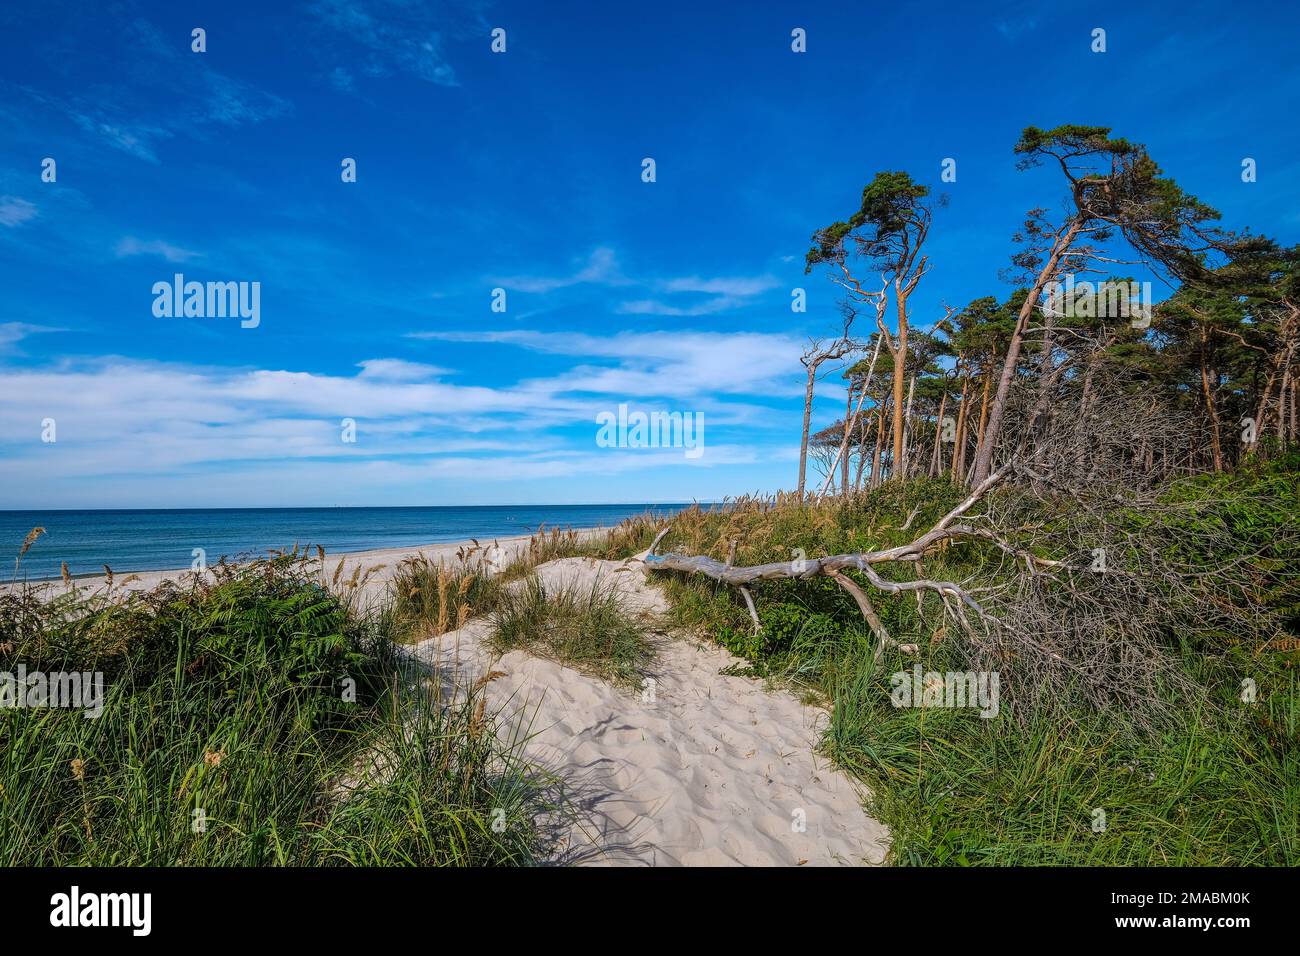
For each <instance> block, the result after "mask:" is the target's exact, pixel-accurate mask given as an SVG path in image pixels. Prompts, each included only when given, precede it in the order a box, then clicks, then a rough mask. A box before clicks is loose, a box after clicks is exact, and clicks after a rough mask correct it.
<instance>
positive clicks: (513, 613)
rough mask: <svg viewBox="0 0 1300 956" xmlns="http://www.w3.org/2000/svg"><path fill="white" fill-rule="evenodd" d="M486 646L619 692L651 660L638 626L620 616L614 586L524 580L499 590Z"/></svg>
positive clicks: (534, 577) (634, 681) (637, 679)
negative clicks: (545, 661) (520, 653)
mask: <svg viewBox="0 0 1300 956" xmlns="http://www.w3.org/2000/svg"><path fill="white" fill-rule="evenodd" d="M491 640H492V643H493V645H494V647H495V648H496V649H497V650H498V651H500V652H501V653H505V652H507V651H512V650H516V649H520V650H526V651H528V652H530V653H533V654H537V655H540V656H542V657H547V658H549V659H552V660H555V661H558V662H560V663H562V664H565V665H567V666H569V667H572V668H574V669H575V670H579V671H582V672H583V673H586V674H591V675H593V676H596V677H599V678H601V679H603V680H607V681H609V682H611V683H615V684H620V685H622V686H625V687H637V686H639V685H640V683H641V679H642V677H643V675H644V673H645V669H646V668H647V667H649V665H650V664H651V663H652V662H653V660H654V657H655V652H654V646H653V645H652V644H651V642H650V640H649V639H648V638H647V636H646V634H645V630H644V627H643V625H642V624H641V623H640V622H639V621H637V620H636V619H635V618H634V617H632V616H631V615H629V614H628V613H627V612H626V611H624V610H623V608H622V606H621V604H620V602H619V598H618V593H617V591H616V589H615V585H614V584H612V583H611V582H609V581H607V580H603V579H597V580H595V581H593V582H592V583H591V584H590V585H584V584H582V583H580V582H577V581H565V582H562V583H559V584H555V585H550V584H547V583H546V582H544V581H543V580H542V579H541V578H540V577H539V576H538V575H536V574H530V575H528V576H527V577H525V578H524V579H522V580H520V581H518V582H515V583H514V584H513V585H512V586H510V587H508V588H505V589H503V590H502V592H501V594H500V596H499V599H498V601H497V607H496V610H495V611H494V612H493V614H492V637H491Z"/></svg>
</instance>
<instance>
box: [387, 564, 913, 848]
mask: <svg viewBox="0 0 1300 956" xmlns="http://www.w3.org/2000/svg"><path fill="white" fill-rule="evenodd" d="M537 573H538V574H539V576H541V577H542V579H543V581H545V582H546V583H547V584H549V585H552V586H554V585H559V584H561V583H564V582H576V583H577V584H578V585H580V586H585V587H590V586H591V585H592V584H593V583H594V582H595V581H596V580H597V579H598V578H600V579H603V580H605V581H607V582H608V581H611V580H614V581H617V586H618V590H619V594H620V601H621V602H622V603H623V604H624V606H625V608H627V609H628V610H631V611H633V612H634V613H637V614H639V615H640V616H641V617H642V619H643V620H644V621H645V623H646V625H647V627H650V628H655V627H658V626H659V625H660V622H661V619H662V616H663V614H664V612H665V611H666V610H667V603H666V601H665V598H664V596H663V594H662V593H661V592H660V591H659V590H658V589H657V588H655V587H654V586H653V585H651V584H650V583H648V582H647V581H646V579H645V576H644V574H643V571H642V565H641V562H640V561H638V560H636V559H632V560H630V561H624V562H617V561H599V560H594V559H590V558H564V559H560V560H556V561H551V562H548V563H546V564H543V565H540V566H539V567H538V569H537ZM489 632H490V627H489V625H488V624H487V622H486V621H484V620H482V619H477V620H473V621H470V622H468V623H467V624H466V625H465V626H464V627H462V628H460V629H459V630H456V631H450V632H448V633H446V634H443V635H440V636H438V637H434V638H430V639H428V640H425V641H423V642H421V643H419V644H417V645H414V646H412V647H411V648H409V649H408V651H407V653H408V654H410V655H411V656H412V657H413V658H414V659H416V660H419V661H421V662H423V663H424V664H426V665H428V666H429V667H431V668H435V669H436V670H437V671H438V672H439V673H441V674H443V675H448V674H452V675H455V678H456V682H460V681H462V680H466V681H477V680H480V679H484V678H487V684H486V693H487V695H488V706H489V708H491V709H493V710H496V711H497V712H498V714H499V715H500V717H501V718H502V730H503V732H505V733H510V734H512V735H518V736H519V738H520V739H522V738H524V737H527V742H526V744H525V752H526V755H527V756H528V757H529V759H530V760H532V761H533V762H535V763H536V764H538V765H540V766H541V767H543V768H544V769H545V770H547V771H549V772H550V773H552V774H554V776H555V778H556V779H557V780H558V781H559V785H558V786H559V789H560V790H561V791H562V792H561V793H560V794H558V795H561V796H564V797H566V798H567V800H568V801H569V803H570V805H571V806H572V807H576V811H574V812H573V813H572V814H571V815H569V816H565V817H563V818H561V819H557V820H555V821H551V823H552V825H553V827H554V829H555V830H556V834H555V844H556V845H555V860H556V862H564V863H588V864H624V865H626V864H641V865H684V866H689V865H749V866H771V865H804V864H807V865H861V864H878V863H881V862H882V861H883V858H884V855H885V852H886V849H887V840H888V833H887V831H886V829H885V827H884V826H883V825H882V824H880V823H879V822H877V821H875V820H873V819H871V818H870V817H868V816H867V815H866V813H865V812H864V811H863V809H862V803H861V794H860V792H859V791H858V789H857V787H856V785H855V784H854V783H853V782H852V781H851V780H850V779H849V778H848V777H847V776H846V775H845V774H843V773H841V772H840V771H838V770H836V769H835V768H834V767H833V766H831V765H830V763H829V762H828V761H825V760H823V759H819V758H818V757H817V756H816V755H815V748H816V744H817V739H818V735H819V729H820V727H821V725H822V723H823V722H824V721H825V720H826V718H827V716H828V715H827V713H826V711H825V710H823V709H821V708H818V707H812V706H806V705H804V704H801V703H800V702H799V701H798V700H796V699H795V698H794V697H793V696H791V695H790V694H789V693H787V692H786V691H784V690H780V689H776V690H768V689H767V688H766V687H765V686H764V684H763V683H762V682H761V681H756V680H753V679H751V678H747V677H736V676H728V675H726V674H723V673H722V671H723V670H725V669H726V668H728V667H730V666H731V665H734V664H743V663H744V662H743V661H741V660H740V659H739V658H737V657H734V656H733V655H732V654H730V653H729V652H728V651H726V650H724V649H723V648H721V647H717V646H710V645H704V644H700V643H697V642H695V641H692V640H689V639H687V638H684V637H681V636H673V635H669V634H666V633H663V632H662V631H660V632H659V635H660V637H659V642H658V643H659V657H658V660H657V662H656V665H655V668H654V671H653V673H652V674H651V678H652V680H653V683H652V684H651V683H649V682H647V684H646V685H645V686H644V687H643V689H642V690H641V692H640V693H637V692H634V691H628V690H625V689H620V688H617V687H614V686H611V685H610V684H608V683H606V682H604V681H602V680H600V679H598V678H594V677H589V676H587V675H584V674H582V673H579V672H578V671H575V670H573V669H571V668H569V667H566V666H564V665H562V664H559V663H556V662H554V661H550V660H544V659H541V658H538V657H535V656H533V655H531V654H528V653H526V652H524V651H511V652H509V653H507V654H505V655H503V656H499V657H498V656H496V655H495V654H494V653H493V652H492V651H491V649H490V648H489V645H488V641H487V638H488V636H489Z"/></svg>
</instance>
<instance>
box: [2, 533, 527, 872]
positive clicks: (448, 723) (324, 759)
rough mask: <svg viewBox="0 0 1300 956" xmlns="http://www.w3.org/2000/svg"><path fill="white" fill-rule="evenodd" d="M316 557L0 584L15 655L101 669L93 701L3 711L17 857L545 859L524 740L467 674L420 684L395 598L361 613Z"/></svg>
mask: <svg viewBox="0 0 1300 956" xmlns="http://www.w3.org/2000/svg"><path fill="white" fill-rule="evenodd" d="M318 570H319V568H318V566H317V565H316V564H315V563H314V562H307V561H306V560H305V559H303V558H300V557H297V556H292V555H286V556H281V557H277V558H273V559H270V560H266V561H258V562H253V563H251V564H247V565H241V566H238V567H221V568H216V569H214V571H213V574H212V576H211V577H208V578H205V579H202V580H199V579H191V580H190V581H188V582H187V583H185V584H173V583H166V584H163V585H161V586H159V587H158V588H156V589H154V590H152V591H149V592H145V593H141V594H135V595H122V594H120V593H119V594H103V593H100V594H88V593H85V592H77V593H73V594H69V595H67V596H65V597H61V598H58V599H56V600H54V601H46V600H43V599H42V598H41V596H39V595H38V594H36V593H35V592H34V591H32V590H31V589H26V588H18V589H14V590H11V591H9V592H6V593H4V594H0V670H3V671H6V672H13V671H15V670H16V669H17V666H18V665H19V663H22V664H24V665H25V666H26V669H27V670H28V672H31V671H36V670H42V671H46V672H55V671H73V670H76V671H86V670H97V671H101V672H103V674H104V682H105V689H106V694H105V699H104V708H103V713H102V714H101V715H100V716H99V717H98V718H94V719H87V718H86V717H85V716H84V715H83V713H82V712H81V711H79V710H66V709H54V708H45V707H33V708H23V709H13V710H6V711H0V794H2V796H0V863H2V864H4V865H43V866H56V865H222V866H254V865H311V866H315V865H327V864H386V865H400V864H418V865H468V864H518V863H528V862H531V861H532V860H533V859H534V858H535V855H536V853H537V851H538V846H539V843H538V836H537V832H536V830H535V828H534V827H533V825H532V812H533V810H534V809H535V808H534V802H535V801H536V800H538V799H539V798H538V792H537V790H536V789H535V788H534V787H533V786H532V784H531V783H530V781H531V776H530V774H531V771H530V770H529V768H528V767H527V766H526V765H525V764H524V762H523V761H522V759H521V758H520V755H519V753H518V749H517V747H512V746H511V745H509V744H502V743H500V742H499V741H498V739H497V736H496V734H495V733H494V732H493V728H492V726H491V717H490V715H486V714H485V713H484V711H483V708H482V706H481V701H480V700H479V699H477V698H476V697H475V695H474V693H473V692H472V689H471V691H470V692H469V693H467V694H463V695H458V696H457V697H456V698H455V699H452V700H448V701H431V700H429V699H427V695H426V694H423V693H421V692H416V691H412V689H411V684H412V682H413V681H414V679H415V677H416V675H415V674H413V673H411V672H409V671H407V670H406V669H405V668H404V667H403V665H402V664H401V663H400V662H399V660H398V659H397V658H396V656H395V655H394V652H393V645H392V642H391V633H390V632H391V628H392V621H393V617H392V615H391V614H390V613H388V612H387V611H386V610H385V611H381V612H379V613H375V614H371V615H368V616H365V617H362V616H360V615H359V614H358V612H357V611H356V610H355V608H354V607H353V606H352V605H351V604H350V603H349V602H348V601H347V600H345V598H343V597H341V596H340V595H338V594H336V593H334V592H332V591H331V590H329V589H328V588H325V587H323V586H322V585H321V584H320V583H319V574H318ZM376 754H379V755H381V756H382V755H384V754H388V755H390V756H391V757H392V758H393V759H390V760H383V759H379V760H378V762H376V758H375V755H376ZM494 824H495V826H494Z"/></svg>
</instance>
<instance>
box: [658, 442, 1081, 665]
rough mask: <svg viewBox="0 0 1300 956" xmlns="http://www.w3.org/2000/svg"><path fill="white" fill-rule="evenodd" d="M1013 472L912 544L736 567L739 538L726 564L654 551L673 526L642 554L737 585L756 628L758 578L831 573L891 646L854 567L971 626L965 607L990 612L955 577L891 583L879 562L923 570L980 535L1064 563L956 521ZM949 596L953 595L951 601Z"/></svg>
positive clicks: (877, 584) (664, 566)
mask: <svg viewBox="0 0 1300 956" xmlns="http://www.w3.org/2000/svg"><path fill="white" fill-rule="evenodd" d="M1010 470H1011V466H1010V465H1009V464H1008V465H1006V466H1004V467H1002V468H1001V469H999V470H998V471H996V472H994V473H993V474H991V475H990V476H989V477H988V478H986V479H984V481H982V482H981V483H980V484H979V486H978V487H976V488H975V489H974V490H973V491H972V492H971V493H970V495H968V496H967V497H966V499H965V500H963V501H962V502H961V503H960V504H958V505H957V506H956V507H955V508H953V509H952V510H951V511H949V512H948V513H947V514H946V515H944V516H943V517H942V518H940V519H939V521H938V522H936V523H935V524H934V526H933V527H931V528H930V530H929V531H926V532H925V533H924V534H922V535H920V536H919V537H917V538H916V539H915V540H913V541H910V542H908V543H907V544H901V545H896V546H895V547H892V548H883V549H881V550H879V551H862V552H857V553H853V554H832V555H827V556H825V557H821V558H801V559H799V560H797V561H778V562H773V563H771V564H755V565H749V566H745V567H737V566H736V565H735V564H734V559H735V542H734V541H733V542H732V543H731V548H730V549H729V553H728V556H727V560H726V561H725V562H723V561H718V560H716V559H714V558H710V557H708V556H707V555H682V554H662V555H660V554H655V553H654V552H655V549H656V548H657V547H658V546H659V543H660V542H661V541H662V540H663V539H664V536H665V535H666V534H667V533H668V529H664V530H663V531H661V532H660V533H659V534H658V535H657V536H656V537H655V539H654V542H653V543H652V544H651V545H650V547H649V548H648V549H647V550H646V552H645V553H644V554H643V555H642V560H643V561H644V562H645V566H646V569H647V570H649V571H679V572H682V573H685V574H702V575H704V576H705V577H707V578H711V579H712V580H714V581H718V582H720V583H722V584H727V585H730V586H731V587H735V588H738V589H739V590H740V591H741V594H742V596H743V597H744V599H745V604H746V606H747V607H748V609H749V613H750V617H751V618H752V619H753V620H754V623H755V626H758V612H757V610H756V609H755V607H754V600H753V597H752V596H751V595H750V593H749V589H748V587H747V586H748V585H750V584H753V583H754V582H755V581H765V580H778V579H807V578H812V577H816V576H817V575H826V576H827V577H830V578H831V579H832V580H833V581H835V582H836V584H838V585H839V586H840V587H842V588H843V589H844V590H845V591H846V592H848V594H849V595H850V596H851V597H852V598H853V600H854V602H855V603H856V604H857V606H858V610H859V611H861V612H862V616H863V617H864V618H865V619H866V621H867V623H868V624H869V625H870V626H871V630H872V632H873V633H874V634H875V635H876V637H877V639H878V640H879V641H880V647H882V648H883V647H884V646H885V645H886V644H891V645H892V644H893V643H894V641H893V640H892V639H891V638H890V637H889V634H888V633H887V632H886V630H885V628H884V625H883V624H882V622H881V620H880V616H879V615H878V614H877V613H876V610H875V607H874V606H873V605H872V603H871V601H870V599H869V598H868V597H867V594H866V592H865V591H863V589H862V588H861V587H860V586H859V585H858V584H857V583H856V582H855V581H853V579H851V578H850V577H848V576H847V575H846V574H844V573H843V572H844V571H849V570H855V571H858V572H859V573H861V574H862V575H863V577H865V578H866V579H867V582H868V583H869V584H870V585H871V586H872V587H874V588H876V589H877V590H879V591H883V592H885V593H886V594H902V593H906V592H916V593H917V596H918V598H919V597H920V596H921V593H922V592H925V591H930V592H933V593H935V594H938V595H939V597H940V598H941V599H943V602H944V606H945V607H947V608H950V609H951V610H952V611H953V613H954V614H955V616H956V617H957V619H958V620H959V621H960V622H961V624H962V626H963V627H965V628H966V629H967V630H970V623H969V621H968V619H967V618H966V615H965V614H964V613H963V610H962V608H963V606H964V607H968V608H970V609H971V610H973V611H975V612H976V613H977V614H979V615H980V616H981V617H984V616H986V615H985V611H984V609H983V608H982V607H980V605H979V603H978V602H977V601H976V600H975V599H974V598H973V597H972V596H971V595H970V594H969V593H968V592H967V591H966V589H965V588H963V587H962V586H961V585H959V584H957V583H956V582H954V581H938V580H932V579H930V578H925V577H921V576H919V575H918V577H917V578H916V579H915V580H911V581H890V580H888V579H886V578H884V577H882V576H881V575H880V573H879V572H878V571H877V570H876V565H881V564H889V563H895V562H911V563H913V565H914V567H916V568H917V569H918V571H919V569H920V564H919V562H920V560H921V558H922V557H923V556H924V555H925V554H926V553H927V552H928V551H929V550H930V549H932V548H934V547H935V546H936V545H938V544H939V543H940V542H943V541H950V540H962V539H980V540H988V541H992V542H994V544H996V546H997V547H999V548H1001V549H1002V550H1003V551H1005V552H1007V553H1008V554H1012V555H1015V556H1017V557H1019V558H1021V559H1022V560H1024V561H1025V563H1026V566H1028V567H1030V568H1035V567H1054V566H1059V562H1054V561H1046V560H1044V559H1041V558H1038V557H1036V556H1034V555H1032V554H1030V553H1028V552H1023V551H1020V550H1018V549H1016V548H1014V547H1013V546H1011V545H1010V544H1008V543H1006V542H1005V541H1002V540H1001V539H1000V538H999V537H998V536H997V535H995V534H994V533H993V532H992V531H989V530H987V529H984V528H976V527H973V526H971V525H969V524H963V523H959V522H958V520H957V519H959V518H960V517H961V516H962V515H964V514H965V513H966V512H967V511H969V510H970V509H971V508H972V507H974V506H975V504H976V503H977V502H978V501H979V500H980V499H981V498H982V497H983V496H984V495H985V494H987V493H988V491H989V490H990V489H991V488H993V487H994V486H995V485H997V484H998V483H999V482H1001V481H1002V480H1003V479H1004V478H1005V477H1006V476H1007V474H1008V472H1009V471H1010ZM909 523H910V519H909ZM949 599H952V600H951V603H950V601H949Z"/></svg>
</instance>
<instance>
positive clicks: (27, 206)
mask: <svg viewBox="0 0 1300 956" xmlns="http://www.w3.org/2000/svg"><path fill="white" fill-rule="evenodd" d="M35 218H36V206H35V205H34V204H33V203H30V202H28V201H27V200H26V199H19V198H18V197H17V196H0V226H9V227H10V228H12V227H14V226H20V225H22V224H23V223H25V222H27V221H28V220H30V219H35Z"/></svg>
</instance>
